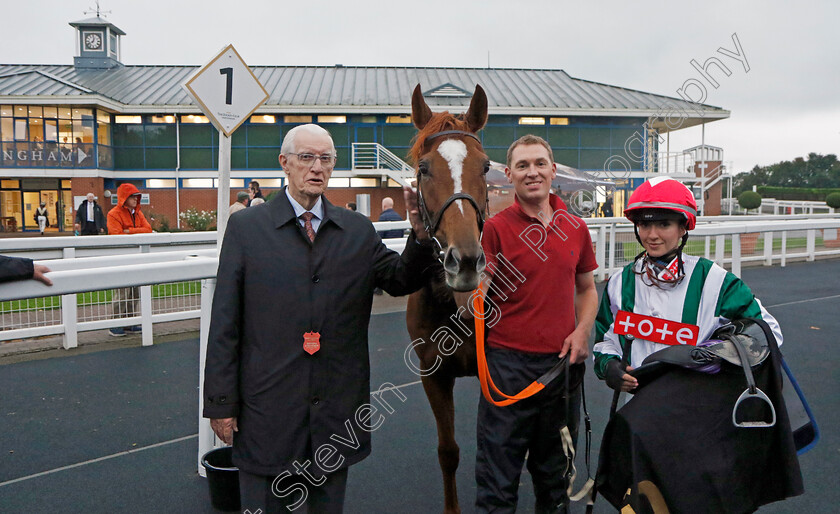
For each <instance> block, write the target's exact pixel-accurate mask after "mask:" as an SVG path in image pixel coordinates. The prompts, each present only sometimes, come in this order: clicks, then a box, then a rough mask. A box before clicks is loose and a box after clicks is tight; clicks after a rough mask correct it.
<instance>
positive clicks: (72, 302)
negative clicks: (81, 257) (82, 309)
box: [61, 248, 79, 350]
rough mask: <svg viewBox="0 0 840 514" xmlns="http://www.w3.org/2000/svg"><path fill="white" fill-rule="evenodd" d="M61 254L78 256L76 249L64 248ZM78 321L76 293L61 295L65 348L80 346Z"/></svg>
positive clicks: (65, 256) (72, 256)
mask: <svg viewBox="0 0 840 514" xmlns="http://www.w3.org/2000/svg"><path fill="white" fill-rule="evenodd" d="M61 254H62V258H64V259H72V258H74V257H75V256H76V249H75V248H64V249H63V250H62V251H61ZM78 321H79V311H78V302H77V300H76V295H75V294H65V295H61V323H62V324H63V325H64V334H63V337H62V342H61V345H62V346H63V347H64V349H65V350H69V349H70V348H76V347H77V346H79V331H78Z"/></svg>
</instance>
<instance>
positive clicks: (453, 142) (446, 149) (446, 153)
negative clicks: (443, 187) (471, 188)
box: [438, 139, 467, 214]
mask: <svg viewBox="0 0 840 514" xmlns="http://www.w3.org/2000/svg"><path fill="white" fill-rule="evenodd" d="M438 153H439V154H440V155H441V157H443V158H444V159H446V163H447V164H449V171H450V172H451V173H452V182H453V184H454V190H453V191H452V193H453V194H455V193H461V192H463V186H462V185H461V175H462V174H463V171H464V159H466V158H467V145H465V144H464V142H463V141H459V140H457V139H447V140H446V141H444V142H443V143H441V144H440V145H439V146H438ZM456 202H458V208H459V209H461V214H464V206H463V205H461V200H456Z"/></svg>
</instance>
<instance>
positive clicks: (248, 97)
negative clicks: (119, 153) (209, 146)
mask: <svg viewBox="0 0 840 514" xmlns="http://www.w3.org/2000/svg"><path fill="white" fill-rule="evenodd" d="M183 87H184V89H185V90H186V91H187V94H189V95H190V97H191V98H192V99H193V100H194V101H195V103H196V104H197V105H198V106H199V107H200V108H201V111H202V112H203V113H204V114H205V115H206V116H207V118H208V119H209V120H210V121H211V122H212V123H213V126H215V127H216V128H217V129H218V131H219V178H218V180H219V182H218V195H219V196H218V201H217V203H216V238H217V239H216V248H217V250H218V252H219V253H220V254H221V251H222V242H223V241H224V238H225V228H227V220H228V210H229V204H230V137H231V134H233V132H234V131H235V130H236V129H237V128H238V127H239V126H240V125H241V124H242V123H243V122H245V120H247V119H248V117H249V116H251V114H253V113H254V111H255V110H256V109H257V107H259V106H260V105H262V104H263V103H265V101H266V100H267V99H268V93H267V92H266V90H265V88H263V86H262V84H260V81H259V80H257V77H256V76H254V73H253V72H252V71H251V69H250V68H249V67H248V65H247V64H245V61H244V60H242V57H241V56H240V55H239V53H238V52H237V51H236V50H235V49H234V48H233V45H228V46H227V47H225V48H224V49H222V51H221V52H220V53H219V54H218V55H216V56H215V57H214V58H213V59H212V60H211V61H210V62H208V63H207V64H205V65H204V66H202V67H201V68H200V69H199V70H198V71H196V72H195V73H194V74H193V75H192V77H190V79H189V80H187V82H185V83H184V84H183ZM215 286H216V280H215V279H209V280H205V281H203V282H202V286H201V335H200V337H199V340H200V343H199V352H200V367H199V372H198V374H199V383H200V386H199V398H198V461H199V464H198V472H199V474H201V475H202V476H204V474H205V473H204V469H203V467H202V466H201V458H202V456H203V455H204V454H205V453H206V452H208V451H210V450H211V449H212V448H213V447H214V446H216V445H218V444H220V441H218V440H217V439H216V437H215V436H214V434H213V431H212V430H211V428H210V422H209V420H207V419H205V418H204V417H203V415H202V411H203V400H204V389H203V388H204V363H205V359H206V356H207V344H208V337H209V333H210V310H211V305H212V303H213V294H214V293H215V289H216V287H215Z"/></svg>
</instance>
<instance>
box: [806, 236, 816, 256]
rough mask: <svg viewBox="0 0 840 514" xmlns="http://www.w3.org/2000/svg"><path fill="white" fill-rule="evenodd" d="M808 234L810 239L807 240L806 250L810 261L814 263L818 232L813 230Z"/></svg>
mask: <svg viewBox="0 0 840 514" xmlns="http://www.w3.org/2000/svg"><path fill="white" fill-rule="evenodd" d="M807 234H808V236H807V237H808V239H807V243H806V250H807V252H808V261H809V262H810V261H813V260H814V258H815V256H814V247H815V246H816V242H817V231H816V230H814V229H811V230H809V231H808V232H807Z"/></svg>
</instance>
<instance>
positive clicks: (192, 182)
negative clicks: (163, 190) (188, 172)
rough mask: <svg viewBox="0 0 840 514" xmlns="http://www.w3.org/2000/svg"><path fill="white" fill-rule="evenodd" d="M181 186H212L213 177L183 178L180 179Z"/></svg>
mask: <svg viewBox="0 0 840 514" xmlns="http://www.w3.org/2000/svg"><path fill="white" fill-rule="evenodd" d="M181 186H182V187H206V188H212V187H213V179H212V178H185V179H184V180H183V181H181Z"/></svg>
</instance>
